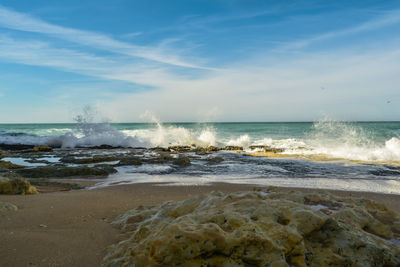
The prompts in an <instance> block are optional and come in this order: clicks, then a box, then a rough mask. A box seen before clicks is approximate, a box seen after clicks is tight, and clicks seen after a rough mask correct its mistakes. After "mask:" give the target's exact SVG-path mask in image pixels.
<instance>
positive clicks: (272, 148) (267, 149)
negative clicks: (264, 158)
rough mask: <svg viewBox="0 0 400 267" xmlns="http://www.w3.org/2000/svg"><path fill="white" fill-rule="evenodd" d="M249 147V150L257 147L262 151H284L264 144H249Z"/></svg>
mask: <svg viewBox="0 0 400 267" xmlns="http://www.w3.org/2000/svg"><path fill="white" fill-rule="evenodd" d="M249 148H250V149H251V150H255V149H258V150H262V151H264V152H273V153H282V152H284V151H285V150H284V149H282V148H274V147H270V146H265V145H253V146H249Z"/></svg>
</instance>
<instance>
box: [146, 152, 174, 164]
mask: <svg viewBox="0 0 400 267" xmlns="http://www.w3.org/2000/svg"><path fill="white" fill-rule="evenodd" d="M172 159H173V157H172V156H171V154H170V153H168V152H159V153H158V155H157V156H155V157H152V158H149V159H146V160H145V161H146V162H147V163H167V162H168V161H170V160H172Z"/></svg>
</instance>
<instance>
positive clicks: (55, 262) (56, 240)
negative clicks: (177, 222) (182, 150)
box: [0, 183, 400, 266]
mask: <svg viewBox="0 0 400 267" xmlns="http://www.w3.org/2000/svg"><path fill="white" fill-rule="evenodd" d="M253 187H254V186H253V185H235V184H225V183H218V184H213V185H210V186H156V185H155V184H134V185H120V186H114V187H108V188H102V189H95V190H77V191H67V192H65V191H62V192H51V193H43V194H39V195H25V196H19V195H17V196H7V195H0V201H4V202H9V203H12V204H14V205H16V206H18V208H19V210H18V211H8V212H3V213H0V235H1V237H2V238H1V239H2V240H1V242H0V266H99V264H100V262H101V260H102V258H103V256H104V255H105V249H106V247H107V246H109V245H111V244H114V243H116V242H118V241H119V240H122V239H123V237H124V236H123V235H122V234H121V233H120V231H119V230H118V229H116V228H114V227H113V226H111V224H110V223H109V221H112V219H113V218H115V217H116V216H117V215H119V214H122V213H124V212H126V211H127V210H130V209H132V208H134V207H137V206H138V205H155V204H158V203H161V202H164V201H167V200H182V199H186V198H188V197H191V196H194V195H196V194H201V193H207V192H210V191H215V190H219V191H223V192H233V191H240V190H249V189H252V188H253ZM284 190H293V188H285V189H284ZM296 190H300V191H303V192H311V191H314V190H316V189H296ZM325 191H328V190H325ZM330 192H332V193H334V194H337V195H340V196H352V197H364V198H368V199H372V200H376V201H378V202H383V203H385V204H386V205H387V206H388V207H389V208H391V209H392V210H394V211H396V212H398V213H400V195H384V194H375V193H365V192H347V191H330Z"/></svg>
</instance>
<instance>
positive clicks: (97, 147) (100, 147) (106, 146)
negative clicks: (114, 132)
mask: <svg viewBox="0 0 400 267" xmlns="http://www.w3.org/2000/svg"><path fill="white" fill-rule="evenodd" d="M88 148H89V149H116V148H121V147H115V146H110V145H106V144H104V145H100V146H92V147H88Z"/></svg>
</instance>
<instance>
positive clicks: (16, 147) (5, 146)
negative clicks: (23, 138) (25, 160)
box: [0, 144, 34, 150]
mask: <svg viewBox="0 0 400 267" xmlns="http://www.w3.org/2000/svg"><path fill="white" fill-rule="evenodd" d="M33 147H34V145H22V144H12V145H10V144H0V149H4V150H27V149H32V148H33Z"/></svg>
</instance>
